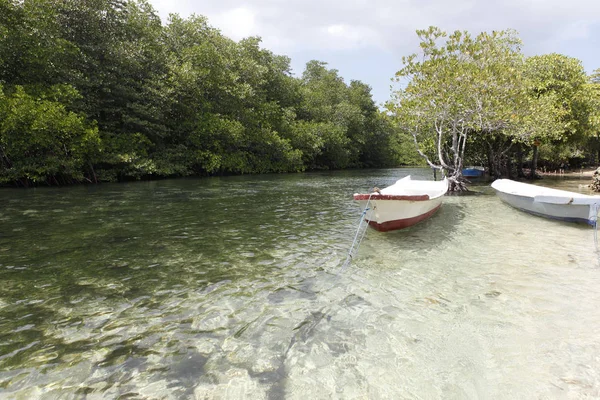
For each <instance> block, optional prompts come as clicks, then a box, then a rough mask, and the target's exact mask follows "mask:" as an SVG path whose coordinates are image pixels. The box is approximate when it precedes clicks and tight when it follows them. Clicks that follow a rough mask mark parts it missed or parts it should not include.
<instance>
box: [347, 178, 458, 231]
mask: <svg viewBox="0 0 600 400" xmlns="http://www.w3.org/2000/svg"><path fill="white" fill-rule="evenodd" d="M447 191H448V180H447V179H446V178H444V180H443V181H418V180H412V179H411V177H410V175H409V176H406V177H404V178H402V179H399V180H398V181H397V182H396V183H394V184H393V185H391V186H388V187H386V188H385V189H381V190H379V189H376V191H374V192H373V193H368V194H359V193H356V194H354V200H356V201H358V203H359V204H360V205H361V207H362V208H363V209H365V210H366V214H365V219H366V220H367V221H368V222H369V225H370V226H371V227H373V228H375V229H376V230H378V231H380V232H387V231H391V230H396V229H403V228H408V227H409V226H412V225H414V224H416V223H418V222H421V221H423V220H425V219H427V218H429V217H431V216H432V215H433V214H434V213H435V212H436V211H437V210H438V209H439V208H440V206H441V205H442V198H443V196H444V194H446V192H447Z"/></svg>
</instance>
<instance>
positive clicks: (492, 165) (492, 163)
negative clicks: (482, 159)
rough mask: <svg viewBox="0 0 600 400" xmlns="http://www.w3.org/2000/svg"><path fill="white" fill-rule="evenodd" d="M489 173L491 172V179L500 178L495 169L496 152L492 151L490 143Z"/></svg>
mask: <svg viewBox="0 0 600 400" xmlns="http://www.w3.org/2000/svg"><path fill="white" fill-rule="evenodd" d="M487 156H488V171H489V172H490V177H491V178H496V177H498V174H497V171H496V169H495V168H494V150H492V145H491V144H489V143H488V154H487Z"/></svg>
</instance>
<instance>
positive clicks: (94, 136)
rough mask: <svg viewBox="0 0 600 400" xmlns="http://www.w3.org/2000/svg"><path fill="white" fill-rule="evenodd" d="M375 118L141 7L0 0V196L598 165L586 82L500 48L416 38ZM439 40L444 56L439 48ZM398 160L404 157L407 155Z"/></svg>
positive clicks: (441, 36)
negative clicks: (197, 182) (212, 178)
mask: <svg viewBox="0 0 600 400" xmlns="http://www.w3.org/2000/svg"><path fill="white" fill-rule="evenodd" d="M418 34H419V37H420V39H421V49H422V54H420V55H419V57H417V55H413V56H409V57H406V58H405V59H404V66H403V68H402V69H401V70H400V71H399V72H398V74H397V76H398V78H399V79H407V83H406V85H405V86H404V87H403V88H402V89H401V90H398V91H397V92H396V94H395V96H394V97H393V98H392V100H391V101H390V103H389V108H388V110H387V111H386V112H381V111H380V110H379V109H378V108H377V106H376V104H375V103H374V101H373V99H372V96H371V92H370V90H371V89H370V87H369V86H368V85H366V84H364V83H362V82H359V81H351V82H350V83H349V84H347V83H345V82H344V80H343V79H342V78H341V77H340V76H339V75H338V73H337V71H336V70H334V69H328V68H327V64H326V63H324V62H320V61H310V62H309V63H307V65H306V68H305V70H304V71H303V73H302V75H301V76H299V77H295V76H294V75H293V74H292V73H291V70H290V60H289V59H288V58H287V57H285V56H281V55H276V54H273V53H272V52H270V51H268V50H266V49H264V48H261V46H260V39H259V38H256V37H249V38H246V39H243V40H241V41H239V42H235V41H233V40H231V39H229V38H227V37H225V36H223V35H222V34H221V33H220V31H219V30H217V29H215V28H213V27H211V26H210V25H209V23H208V21H207V20H206V19H205V18H203V17H199V16H192V17H190V18H187V19H183V18H181V17H179V16H177V15H172V16H171V17H170V18H169V20H168V21H166V22H165V23H163V22H162V21H161V20H160V19H159V18H158V16H157V14H156V12H155V11H154V10H153V9H152V7H151V6H150V5H149V4H148V3H147V2H146V1H145V0H89V1H79V0H0V184H9V185H19V186H30V185H35V184H48V185H61V184H67V183H73V182H98V181H117V180H127V179H142V178H153V177H173V176H188V175H215V174H245V173H266V172H293V171H305V170H318V169H340V168H362V167H383V166H397V165H414V164H417V163H423V164H424V163H425V161H423V159H422V158H421V157H420V156H419V154H420V155H421V156H422V157H423V158H424V159H426V162H427V163H429V165H431V166H432V167H434V168H439V169H443V170H444V171H445V173H446V174H448V175H449V176H450V178H451V182H452V189H457V190H461V189H463V188H464V181H463V179H462V177H461V172H460V171H461V169H462V167H463V166H464V165H467V164H477V165H486V166H487V167H488V168H489V170H490V172H491V174H492V176H524V172H523V166H524V165H528V166H530V167H531V171H532V172H531V176H534V175H535V169H536V167H537V166H538V165H543V166H547V167H549V168H552V167H554V168H556V167H558V166H560V165H563V166H564V165H568V164H570V165H571V166H573V167H577V166H580V165H582V164H583V163H585V162H587V163H589V164H594V163H597V162H598V161H599V159H600V111H599V110H600V78H599V77H600V72H598V71H597V73H595V74H593V75H592V76H591V77H587V76H586V75H585V72H584V69H583V67H582V65H581V62H580V61H579V60H576V59H573V58H570V57H566V56H563V55H559V54H548V55H541V56H536V57H529V58H526V57H524V55H523V54H522V53H521V49H520V40H519V39H518V37H517V36H516V33H515V32H512V31H503V32H492V33H485V32H484V33H482V34H480V35H478V36H477V37H472V36H471V35H470V34H469V33H468V32H455V33H453V34H451V35H450V36H448V35H447V34H446V33H445V32H442V31H441V30H439V29H438V28H434V27H432V28H430V29H429V30H423V31H418ZM444 40H445V43H443V41H444ZM415 145H416V147H417V148H418V152H417V151H415Z"/></svg>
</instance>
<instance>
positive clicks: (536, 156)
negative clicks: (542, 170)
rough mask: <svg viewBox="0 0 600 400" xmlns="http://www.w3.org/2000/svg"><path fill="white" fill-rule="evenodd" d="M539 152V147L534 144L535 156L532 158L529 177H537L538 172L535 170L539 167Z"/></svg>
mask: <svg viewBox="0 0 600 400" xmlns="http://www.w3.org/2000/svg"><path fill="white" fill-rule="evenodd" d="M538 154H539V149H538V147H537V146H533V157H532V158H531V171H530V172H529V179H535V178H537V174H536V173H535V170H536V169H537V162H538Z"/></svg>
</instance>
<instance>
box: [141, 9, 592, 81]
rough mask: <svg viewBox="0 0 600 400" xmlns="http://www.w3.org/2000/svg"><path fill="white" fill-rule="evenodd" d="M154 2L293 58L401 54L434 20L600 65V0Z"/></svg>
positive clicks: (413, 48) (165, 11) (534, 51)
mask: <svg viewBox="0 0 600 400" xmlns="http://www.w3.org/2000/svg"><path fill="white" fill-rule="evenodd" d="M150 1H151V3H152V4H153V5H154V6H155V8H157V10H158V11H159V12H160V15H161V17H162V18H163V20H166V16H167V15H168V13H169V12H177V13H179V14H180V15H182V16H183V17H187V16H189V15H190V14H191V13H195V14H200V15H205V16H207V17H208V18H209V23H210V24H211V25H213V26H215V27H217V28H219V29H221V30H222V31H223V33H224V34H226V35H228V36H231V37H232V38H234V39H240V38H242V37H244V36H249V35H258V36H260V37H262V39H263V44H264V46H265V47H266V48H268V49H270V50H272V51H274V52H275V53H278V54H285V55H288V56H291V57H292V58H294V57H295V56H296V55H297V54H302V55H303V57H304V58H305V57H313V58H321V59H324V60H325V61H330V60H332V59H335V57H336V55H337V54H341V55H344V57H345V56H347V55H348V54H349V53H352V54H355V59H356V58H360V57H363V55H364V54H366V53H368V54H370V55H371V57H373V54H387V55H388V59H389V55H393V56H394V57H396V56H397V57H400V56H402V55H408V54H411V53H414V52H418V50H419V46H418V38H417V36H416V34H415V30H416V29H425V28H427V27H428V26H430V25H435V26H438V27H440V28H442V29H444V30H446V31H453V30H456V29H460V30H468V31H470V32H471V33H473V34H476V33H479V32H481V31H484V30H485V31H491V30H504V29H508V28H511V29H515V30H517V31H518V32H519V35H520V37H521V39H522V40H523V42H524V45H525V46H524V51H525V53H526V54H528V55H532V54H543V53H550V52H558V53H563V54H566V55H570V56H574V57H578V58H580V59H582V58H583V59H584V65H586V62H587V65H586V68H587V69H588V70H591V69H595V68H598V67H600V55H598V54H597V49H596V47H597V45H598V39H596V36H598V32H600V0H570V1H565V0H504V1H499V2H496V1H492V0H452V1H448V0H243V1H242V0H219V1H214V0H212V1H207V0H199V1H195V0H178V1H173V0H150ZM586 46H588V47H586ZM307 54H314V55H313V56H310V55H309V56H307ZM344 57H341V58H344ZM586 58H587V60H588V61H585V59H586ZM344 59H347V58H344ZM377 62H378V61H377V59H376V57H375V58H374V59H373V63H377ZM594 64H595V65H594ZM397 67H398V68H399V67H400V65H398V66H397ZM348 78H354V77H348ZM389 78H390V77H389V76H386V77H382V78H380V79H381V80H382V82H383V81H385V82H383V83H381V85H385V86H387V85H388V81H387V80H388V79H389ZM376 79H379V78H376ZM368 83H371V84H373V85H374V86H376V85H377V83H375V82H373V81H371V82H368ZM382 91H383V90H382Z"/></svg>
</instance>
